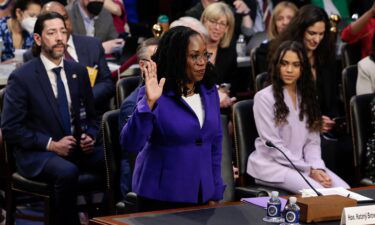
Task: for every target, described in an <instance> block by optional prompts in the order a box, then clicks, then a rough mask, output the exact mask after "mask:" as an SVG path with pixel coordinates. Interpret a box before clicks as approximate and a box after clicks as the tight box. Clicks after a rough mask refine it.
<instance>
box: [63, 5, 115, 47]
mask: <svg viewBox="0 0 375 225" xmlns="http://www.w3.org/2000/svg"><path fill="white" fill-rule="evenodd" d="M79 3H80V1H79V0H77V1H74V2H72V3H71V4H69V5H67V6H66V10H67V11H68V14H69V17H70V19H71V21H72V25H73V32H74V34H80V35H86V28H85V24H84V23H83V18H82V15H81V12H80V11H79V6H78V4H79ZM94 27H95V37H96V38H99V39H100V40H101V41H108V40H112V39H115V38H117V37H118V34H117V32H116V28H115V25H114V24H113V19H112V16H111V13H110V12H108V11H107V10H106V9H104V8H103V9H102V11H101V12H100V13H99V15H98V19H97V20H96V21H95V25H94Z"/></svg>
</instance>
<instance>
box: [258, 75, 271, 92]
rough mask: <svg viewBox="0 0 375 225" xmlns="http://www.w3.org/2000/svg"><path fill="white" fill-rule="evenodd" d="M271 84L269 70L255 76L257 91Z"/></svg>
mask: <svg viewBox="0 0 375 225" xmlns="http://www.w3.org/2000/svg"><path fill="white" fill-rule="evenodd" d="M268 85H269V76H268V73H267V72H263V73H260V74H258V75H257V76H256V78H255V93H257V92H258V91H260V90H262V89H263V88H265V87H267V86H268Z"/></svg>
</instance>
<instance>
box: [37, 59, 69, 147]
mask: <svg viewBox="0 0 375 225" xmlns="http://www.w3.org/2000/svg"><path fill="white" fill-rule="evenodd" d="M40 59H41V60H42V63H43V65H44V67H45V69H46V71H47V75H48V78H49V81H50V83H51V87H52V91H53V94H54V95H55V98H57V82H56V75H55V73H54V72H53V71H52V69H53V68H56V67H62V69H61V72H60V76H61V80H62V82H63V84H64V87H65V92H66V98H67V100H68V107H69V115H70V121H71V122H72V114H71V113H70V110H71V105H72V101H71V98H70V91H69V86H68V81H67V79H66V74H65V70H64V60H61V62H60V64H59V65H56V64H55V63H53V62H52V61H51V60H49V59H48V58H47V57H45V56H44V55H43V53H41V54H40ZM71 129H73V126H71ZM72 133H73V130H72ZM51 141H52V138H50V139H49V141H48V143H47V146H46V149H48V147H49V145H50V143H51Z"/></svg>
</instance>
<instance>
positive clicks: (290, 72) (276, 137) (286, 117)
mask: <svg viewBox="0 0 375 225" xmlns="http://www.w3.org/2000/svg"><path fill="white" fill-rule="evenodd" d="M271 79H272V85H270V86H268V87H267V88H265V89H263V90H262V91H260V92H258V93H257V94H256V95H255V97H254V118H255V123H256V127H257V131H258V133H259V137H258V138H257V139H256V140H255V147H256V150H255V151H254V152H252V154H251V155H250V156H249V161H248V165H247V172H248V173H249V174H250V175H251V176H253V177H254V178H255V179H256V182H257V183H260V184H263V185H267V186H273V187H278V188H282V189H285V190H288V191H290V192H293V193H297V192H298V191H299V190H301V189H304V188H309V187H308V185H307V184H306V183H305V181H304V180H303V179H302V177H300V175H299V174H298V173H297V171H295V170H294V169H293V168H292V165H291V164H290V163H289V162H288V161H287V159H286V158H285V157H284V156H283V155H282V153H280V152H279V151H277V150H275V149H271V148H268V147H267V146H266V145H265V142H266V141H271V142H272V143H273V144H274V145H276V146H277V147H278V148H280V149H281V150H282V151H283V152H284V153H285V154H286V155H287V156H288V157H289V158H290V159H291V160H292V162H293V163H294V164H295V165H296V167H297V169H298V170H300V171H301V172H302V173H303V174H304V175H305V177H306V178H307V179H308V180H309V182H310V183H311V184H312V185H313V186H314V187H315V188H323V187H344V188H349V185H348V184H347V183H345V181H343V180H342V179H341V178H340V177H338V176H337V175H336V174H334V173H333V172H332V171H330V170H329V169H327V168H326V166H325V164H324V162H323V160H322V158H321V149H320V136H319V131H320V129H321V126H322V117H321V113H320V110H319V103H318V100H317V98H316V90H315V85H314V82H313V80H312V72H311V68H310V64H309V62H308V58H307V55H306V51H305V50H304V48H303V46H302V45H301V44H300V43H298V42H294V41H286V42H284V43H282V44H281V46H280V47H279V48H278V49H277V51H276V52H275V54H274V57H273V60H272V65H271Z"/></svg>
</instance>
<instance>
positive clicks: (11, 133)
mask: <svg viewBox="0 0 375 225" xmlns="http://www.w3.org/2000/svg"><path fill="white" fill-rule="evenodd" d="M19 75H20V74H18V75H17V74H15V73H12V74H11V75H10V77H9V79H8V85H7V87H6V92H5V97H4V102H3V104H4V107H3V112H2V124H1V127H2V131H3V135H4V137H5V138H6V140H7V141H8V142H9V143H11V144H17V145H18V146H20V147H21V148H24V149H46V147H47V144H48V141H49V139H50V136H48V135H45V134H43V133H41V132H38V131H35V130H31V129H29V128H28V127H27V126H26V122H25V121H26V120H27V113H28V101H30V100H29V93H28V90H29V89H28V88H27V87H26V84H24V80H23V79H22V78H21V76H19Z"/></svg>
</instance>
